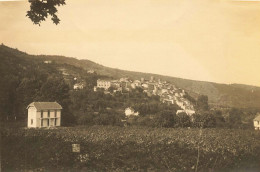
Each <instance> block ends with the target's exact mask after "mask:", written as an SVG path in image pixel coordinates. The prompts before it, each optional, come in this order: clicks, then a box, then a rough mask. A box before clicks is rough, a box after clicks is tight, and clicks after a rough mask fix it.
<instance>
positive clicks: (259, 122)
mask: <svg viewBox="0 0 260 172" xmlns="http://www.w3.org/2000/svg"><path fill="white" fill-rule="evenodd" d="M253 121H254V127H255V130H260V113H258V114H257V115H256V117H255V118H254V120H253Z"/></svg>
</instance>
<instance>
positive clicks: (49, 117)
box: [48, 110, 50, 118]
mask: <svg viewBox="0 0 260 172" xmlns="http://www.w3.org/2000/svg"><path fill="white" fill-rule="evenodd" d="M48 118H50V110H48Z"/></svg>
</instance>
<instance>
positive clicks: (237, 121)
mask: <svg viewBox="0 0 260 172" xmlns="http://www.w3.org/2000/svg"><path fill="white" fill-rule="evenodd" d="M241 114H242V111H241V110H239V109H237V108H232V109H231V110H230V111H229V117H228V122H229V126H230V127H234V128H240V127H241V124H242V121H241Z"/></svg>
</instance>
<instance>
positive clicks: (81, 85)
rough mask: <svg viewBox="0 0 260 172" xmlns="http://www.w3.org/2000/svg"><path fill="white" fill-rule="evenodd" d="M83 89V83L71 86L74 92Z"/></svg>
mask: <svg viewBox="0 0 260 172" xmlns="http://www.w3.org/2000/svg"><path fill="white" fill-rule="evenodd" d="M83 88H84V84H83V83H76V84H74V86H73V89H74V90H82V89H83Z"/></svg>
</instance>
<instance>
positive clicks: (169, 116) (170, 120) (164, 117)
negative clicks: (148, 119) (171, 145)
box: [155, 111, 175, 128]
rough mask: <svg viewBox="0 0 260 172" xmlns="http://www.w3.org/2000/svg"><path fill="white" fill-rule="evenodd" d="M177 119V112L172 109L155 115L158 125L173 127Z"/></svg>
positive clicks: (156, 124)
mask: <svg viewBox="0 0 260 172" xmlns="http://www.w3.org/2000/svg"><path fill="white" fill-rule="evenodd" d="M174 120H175V113H173V112H172V111H162V112H160V113H158V114H157V115H156V117H155V126H156V127H167V128H169V127H173V126H174Z"/></svg>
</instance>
